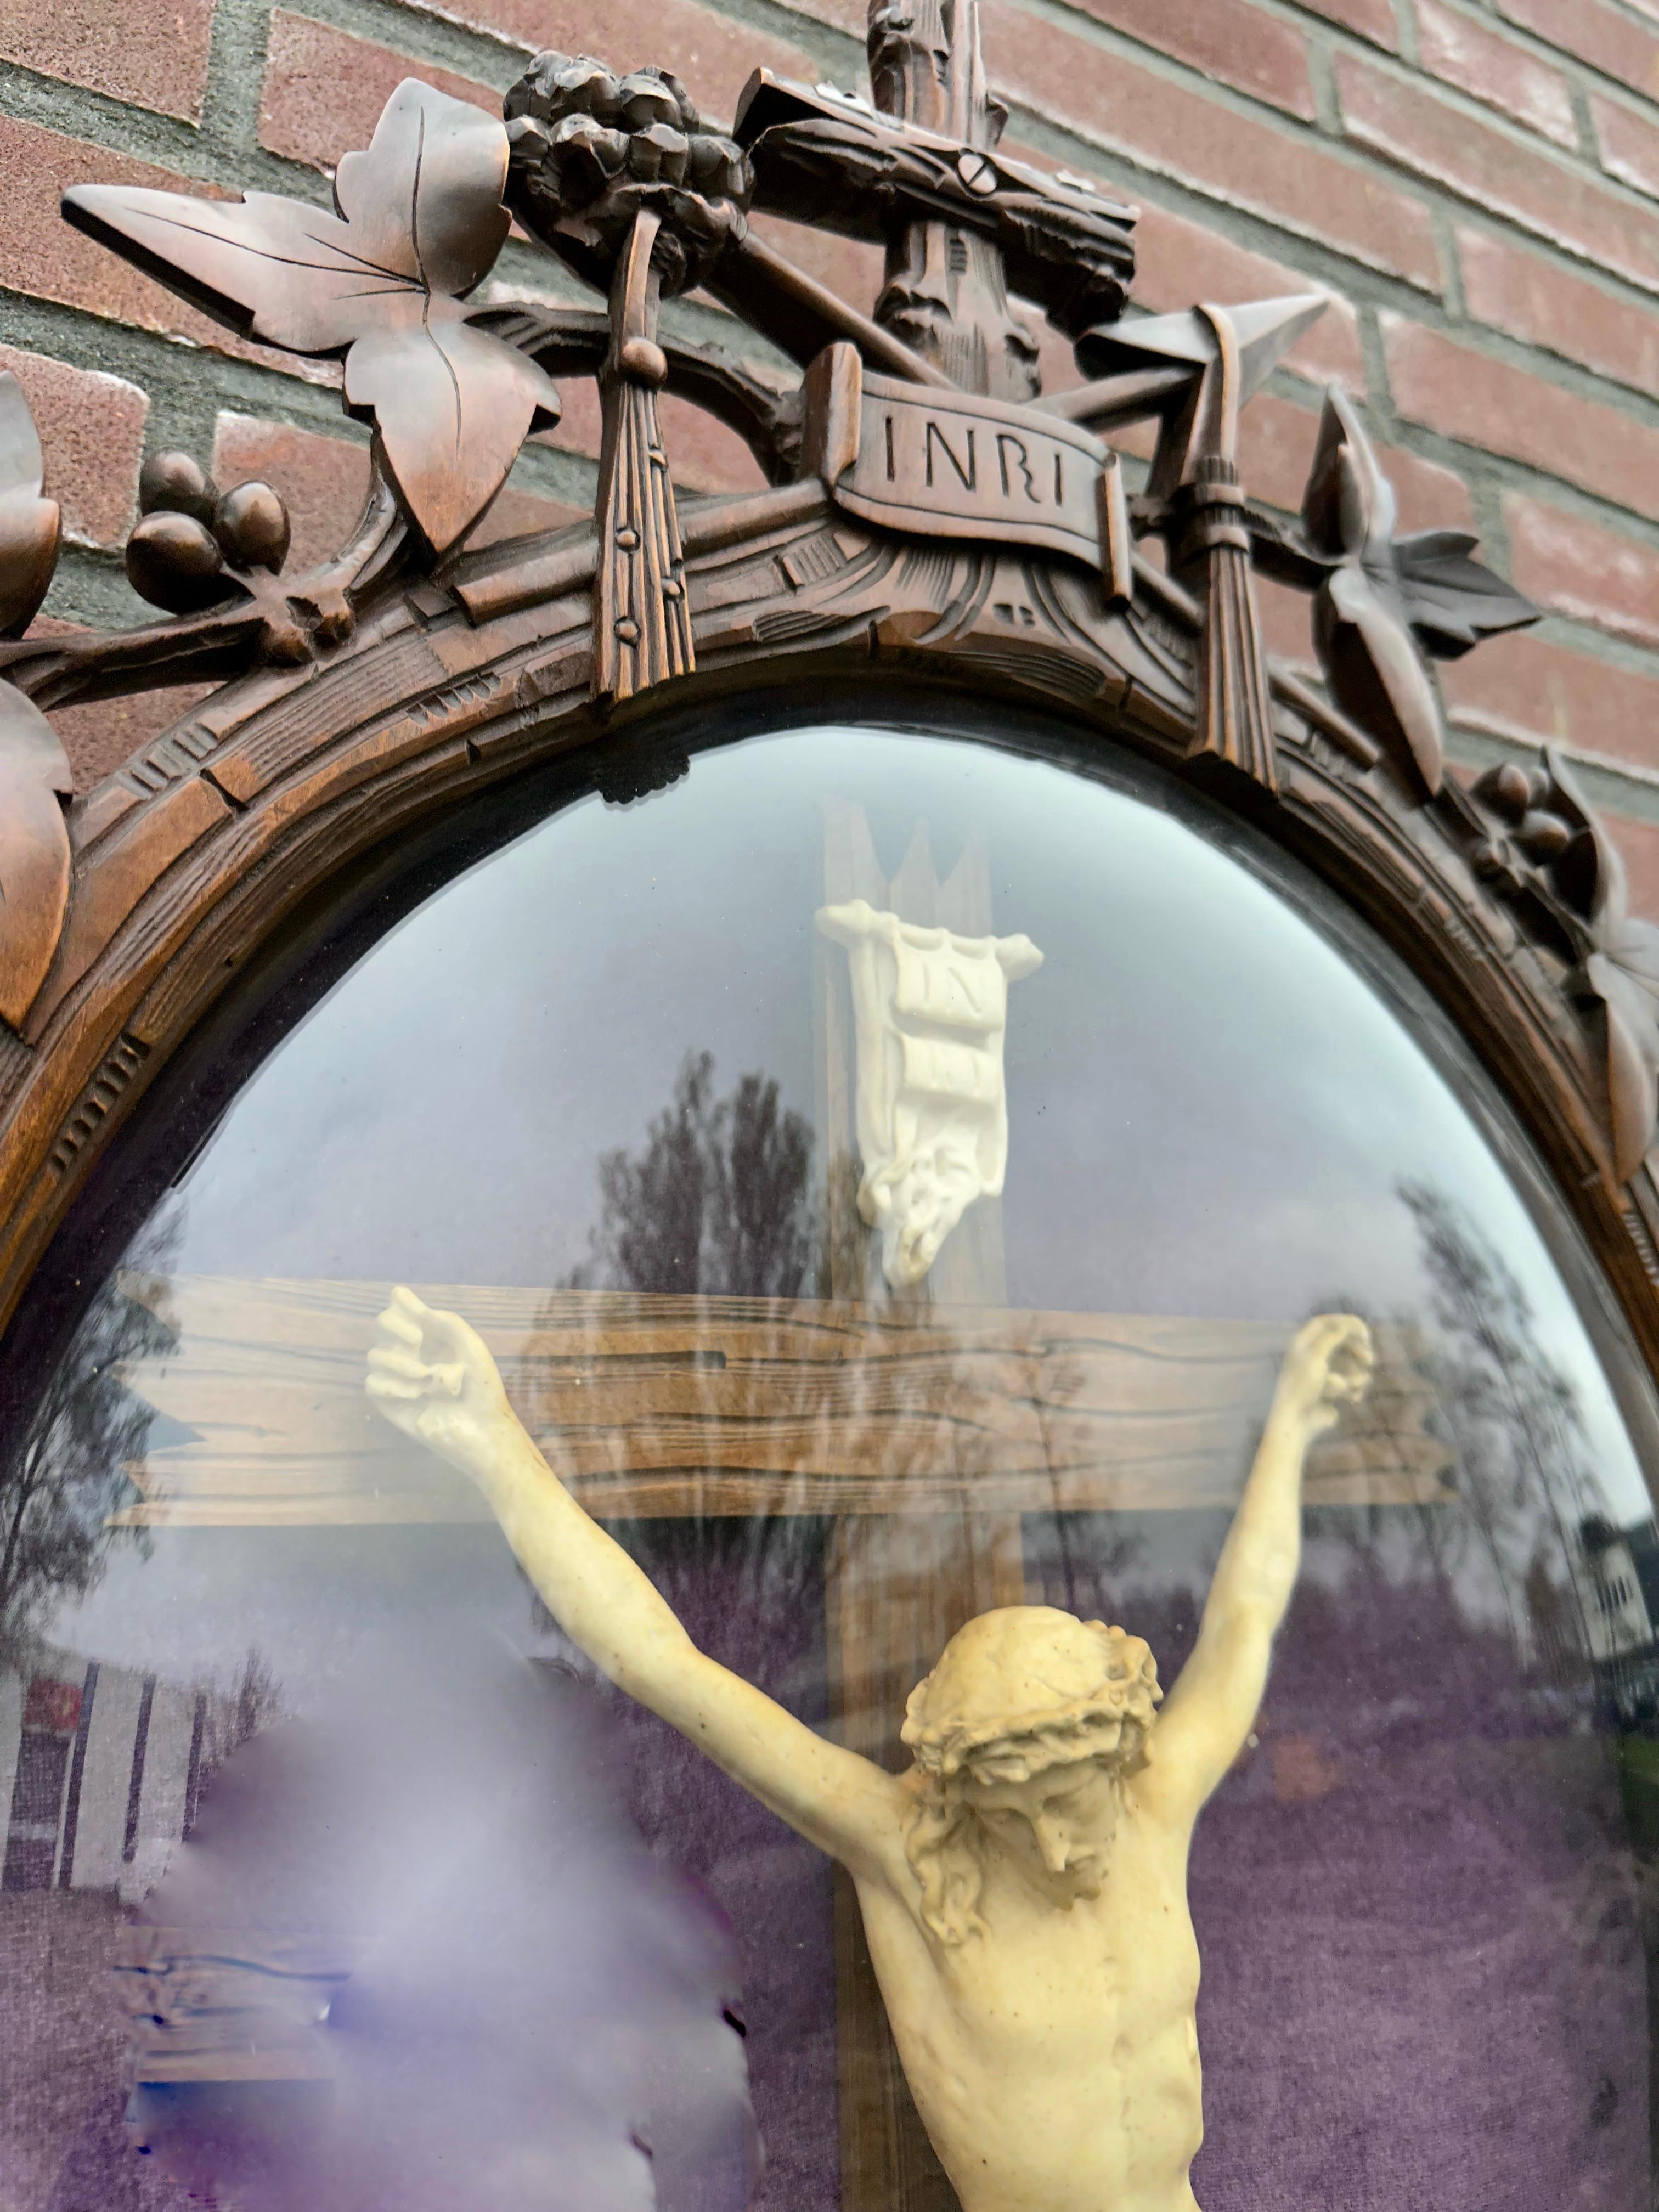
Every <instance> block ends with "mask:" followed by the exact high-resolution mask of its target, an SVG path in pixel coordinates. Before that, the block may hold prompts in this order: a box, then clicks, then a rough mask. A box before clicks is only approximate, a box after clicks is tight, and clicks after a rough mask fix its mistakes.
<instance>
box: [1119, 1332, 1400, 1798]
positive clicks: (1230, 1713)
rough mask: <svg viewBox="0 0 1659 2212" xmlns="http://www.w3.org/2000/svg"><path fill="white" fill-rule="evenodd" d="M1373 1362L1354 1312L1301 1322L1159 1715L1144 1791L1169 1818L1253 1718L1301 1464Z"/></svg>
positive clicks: (1226, 1760) (1286, 1584)
mask: <svg viewBox="0 0 1659 2212" xmlns="http://www.w3.org/2000/svg"><path fill="white" fill-rule="evenodd" d="M1371 1359H1372V1352H1371V1340H1370V1330H1369V1329H1368V1328H1366V1326H1365V1324H1364V1322H1363V1321H1359V1320H1357V1319H1356V1318H1355V1316H1353V1315H1352V1314H1322V1315H1321V1316H1319V1318H1318V1319H1317V1320H1316V1321H1310V1322H1308V1323H1307V1325H1306V1326H1305V1327H1304V1328H1302V1329H1301V1330H1300V1331H1299V1332H1298V1333H1297V1336H1296V1338H1295V1340H1294V1341H1293V1342H1292V1344H1291V1348H1290V1350H1289V1352H1287V1353H1286V1354H1285V1364H1284V1367H1283V1368H1282V1370H1280V1373H1279V1385H1278V1388H1277V1389H1276V1390H1275V1391H1274V1393H1273V1408H1272V1410H1271V1412H1270V1413H1268V1415H1267V1425H1266V1427H1265V1428H1264V1429H1263V1431H1262V1432H1261V1446H1260V1448H1259V1449H1258V1450H1257V1452H1256V1455H1255V1464H1254V1465H1253V1466H1252V1468H1251V1469H1250V1477H1249V1481H1248V1482H1247V1483H1246V1485H1245V1486H1244V1495H1243V1498H1241V1499H1240V1500H1239V1505H1238V1510H1237V1513H1236V1514H1235V1515H1234V1516H1233V1525H1232V1527H1231V1529H1230V1530H1229V1531H1228V1534H1227V1541H1226V1542H1225V1545H1224V1546H1223V1547H1222V1551H1221V1557H1220V1559H1219V1560H1218V1562H1217V1564H1216V1571H1215V1579H1214V1580H1213V1582H1212V1583H1211V1584H1210V1595H1209V1596H1208V1598H1207V1599H1206V1601H1205V1606H1204V1618H1203V1620H1202V1621H1201V1623H1200V1626H1199V1632H1198V1641H1197V1643H1196V1644H1194V1647H1193V1653H1192V1656H1191V1657H1190V1658H1189V1659H1188V1662H1187V1663H1186V1665H1185V1666H1184V1667H1183V1668H1182V1670H1181V1675H1180V1679H1179V1680H1178V1681H1177V1682H1176V1686H1175V1687H1174V1689H1173V1690H1171V1692H1170V1696H1169V1699H1168V1702H1167V1703H1166V1704H1165V1705H1164V1711H1163V1712H1162V1714H1161V1715H1160V1716H1159V1718H1158V1729H1157V1741H1156V1749H1155V1753H1154V1756H1153V1759H1152V1770H1151V1772H1150V1773H1149V1775H1148V1776H1147V1778H1146V1794H1147V1795H1148V1796H1155V1797H1156V1798H1157V1799H1158V1801H1159V1802H1161V1803H1162V1805H1163V1806H1164V1808H1165V1809H1166V1810H1167V1811H1168V1812H1169V1813H1170V1814H1172V1815H1173V1816H1175V1817H1176V1818H1177V1819H1182V1820H1194V1819H1196V1817H1197V1815H1198V1813H1199V1811H1200V1808H1201V1807H1202V1806H1203V1804H1204V1802H1205V1800H1206V1798H1207V1797H1208V1796H1210V1794H1211V1792H1212V1790H1214V1789H1215V1788H1216V1787H1217V1785H1218V1784H1219V1782H1220V1781H1221V1778H1222V1777H1223V1776H1224V1775H1225V1773H1226V1771H1227V1769H1228V1768H1229V1767H1230V1766H1231V1765H1232V1763H1233V1761H1234V1759H1237V1756H1238V1754H1239V1752H1240V1751H1241V1750H1242V1749H1243V1744H1244V1740H1245V1738H1246V1736H1247V1735H1249V1732H1250V1729H1251V1727H1252V1726H1253V1725H1254V1723H1255V1717H1256V1713H1257V1711H1258V1709H1259V1708H1260V1706H1261V1696H1262V1692H1263V1691H1264V1690H1265V1689H1266V1687H1267V1665H1268V1661H1269V1659H1270V1657H1271V1656H1272V1650H1273V1636H1274V1634H1275V1632H1276V1631H1277V1630H1278V1627H1279V1622H1280V1621H1281V1620H1283V1619H1284V1617H1285V1607H1286V1606H1287V1605H1288V1604H1289V1603H1290V1600H1291V1590H1292V1589H1294V1588H1295V1586H1296V1577H1297V1567H1298V1565H1300V1563H1301V1558H1302V1466H1303V1462H1304V1458H1305V1457H1306V1455H1307V1450H1308V1447H1309V1445H1310V1443H1312V1442H1313V1441H1314V1439H1315V1437H1319V1436H1322V1435H1323V1434H1324V1432H1325V1431H1326V1430H1327V1429H1329V1428H1331V1427H1333V1426H1334V1425H1335V1423H1336V1422H1337V1420H1338V1419H1340V1415H1341V1412H1342V1408H1343V1407H1344V1406H1345V1405H1352V1404H1353V1403H1355V1402H1356V1401H1358V1400H1359V1399H1360V1398H1363V1397H1364V1395H1365V1390H1366V1388H1367V1386H1368V1384H1369V1383H1370V1372H1371Z"/></svg>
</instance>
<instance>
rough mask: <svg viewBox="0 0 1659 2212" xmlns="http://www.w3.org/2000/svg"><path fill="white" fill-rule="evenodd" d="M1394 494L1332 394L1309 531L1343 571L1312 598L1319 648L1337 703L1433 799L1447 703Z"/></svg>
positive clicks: (1306, 515)
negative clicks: (1420, 613) (1419, 640)
mask: <svg viewBox="0 0 1659 2212" xmlns="http://www.w3.org/2000/svg"><path fill="white" fill-rule="evenodd" d="M1396 512H1397V510H1396V507H1395V496H1394V487H1393V485H1392V484H1390V483H1389V480H1388V478H1387V477H1385V476H1384V475H1383V471H1382V470H1381V468H1380V467H1379V466H1378V465H1377V460H1376V454H1375V453H1373V452H1372V450H1371V444H1370V439H1369V438H1367V436H1366V435H1365V431H1364V425H1363V424H1362V423H1361V422H1360V420H1359V417H1358V415H1357V414H1356V413H1355V411H1354V410H1353V407H1352V404H1350V403H1349V401H1348V399H1347V398H1346V394H1344V393H1343V392H1340V391H1338V390H1336V389H1334V388H1333V389H1332V390H1331V391H1330V392H1328V393H1327V395H1326V399H1325V412H1324V415H1323V416H1322V419H1321V422H1320V425H1319V443H1318V446H1317V447H1316V451H1315V453H1314V465H1313V471H1312V473H1311V475H1310V477H1309V478H1308V489H1307V493H1306V495H1305V497H1304V501H1303V504H1302V520H1303V527H1304V529H1305V531H1306V532H1307V534H1308V538H1309V541H1310V544H1312V545H1313V546H1314V547H1315V548H1316V550H1318V551H1320V552H1322V553H1323V554H1325V555H1326V556H1328V557H1329V558H1331V559H1333V560H1334V562H1335V563H1336V565H1335V566H1334V568H1332V569H1331V571H1330V573H1329V574H1328V576H1327V577H1326V579H1325V580H1324V582H1323V583H1322V585H1321V586H1320V587H1319V590H1318V592H1317V593H1316V595H1315V599H1314V646H1315V649H1316V651H1317V653H1318V654H1319V659H1320V665H1321V666H1322V668H1323V670H1324V671H1325V678H1326V681H1327V682H1328V684H1329V685H1330V687H1331V690H1332V693H1333V694H1334V697H1335V699H1336V702H1337V704H1338V705H1339V706H1340V708H1342V709H1343V711H1344V713H1345V714H1351V715H1352V717H1353V719H1354V720H1355V721H1357V722H1358V724H1359V725H1360V726H1361V728H1362V729H1368V730H1371V731H1374V732H1376V735H1377V736H1378V737H1380V738H1382V739H1383V742H1384V743H1385V744H1388V745H1389V748H1390V750H1392V751H1393V753H1394V755H1395V758H1396V759H1397V760H1404V761H1407V762H1409V763H1411V764H1412V766H1413V767H1414V769H1416V772H1417V774H1418V775H1419V777H1420V779H1421V781H1422V782H1423V785H1424V787H1425V789H1426V790H1427V792H1428V793H1429V794H1430V795H1431V796H1432V795H1433V794H1434V793H1436V792H1437V791H1438V790H1439V788H1440V783H1441V779H1442V777H1443V775H1444V772H1445V752H1444V747H1443V742H1442V738H1441V730H1440V705H1439V702H1438V701H1437V699H1436V697H1435V696H1434V687H1433V685H1432V684H1431V683H1430V681H1429V673H1428V670H1427V668H1426V667H1425V665H1424V662H1423V656H1422V654H1421V653H1419V650H1418V647H1417V644H1416V641H1415V640H1414V639H1413V635H1412V633H1411V628H1410V624H1409V623H1408V621H1407V615H1406V607H1405V601H1404V597H1403V594H1402V592H1401V588H1400V578H1399V574H1398V572H1397V571H1396V568H1395V542H1394V528H1395V515H1396Z"/></svg>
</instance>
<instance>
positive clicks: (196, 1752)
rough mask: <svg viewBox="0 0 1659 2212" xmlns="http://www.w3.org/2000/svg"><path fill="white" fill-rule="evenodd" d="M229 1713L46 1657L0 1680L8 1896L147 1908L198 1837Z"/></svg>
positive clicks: (167, 1688) (95, 1665) (155, 1684)
mask: <svg viewBox="0 0 1659 2212" xmlns="http://www.w3.org/2000/svg"><path fill="white" fill-rule="evenodd" d="M228 1702H229V1701H228V1700H225V1699H217V1698H214V1697H211V1696H210V1695H209V1693H208V1692H205V1691H201V1690H188V1689H179V1688H178V1687H176V1686H173V1684H171V1683H167V1682H162V1681H160V1680H157V1678H156V1677H155V1675H154V1674H135V1673H133V1672H131V1670H129V1669H128V1668H123V1667H108V1666H102V1665H100V1663H99V1662H98V1661H97V1660H95V1659H94V1660H84V1659H79V1658H76V1657H74V1656H72V1655H71V1654H70V1653H69V1652H67V1651H58V1650H52V1649H50V1648H41V1649H39V1650H35V1651H34V1652H33V1653H32V1654H31V1655H30V1656H29V1657H28V1658H27V1659H26V1660H25V1662H23V1665H22V1667H21V1669H20V1671H19V1672H17V1673H15V1674H3V1675H0V1808H4V1809H6V1811H7V1813H8V1814H9V1818H8V1821H7V1826H6V1835H5V1857H4V1862H3V1872H0V1888H4V1889H8V1890H20V1889H52V1888H58V1889H91V1890H116V1891H118V1892H119V1893H120V1895H121V1897H122V1899H124V1900H125V1901H126V1902H129V1903H131V1902H136V1901H137V1899H141V1898H143V1897H145V1896H147V1895H148V1894H149V1891H150V1890H151V1889H153V1888H154V1887H155V1884H156V1882H157V1881H160V1879H161V1875H162V1872H163V1870H164V1869H165V1868H166V1865H167V1857H168V1854H169V1853H170V1851H171V1850H172V1849H173V1845H174V1844H176V1843H177V1842H178V1841H179V1838H180V1837H181V1836H184V1835H187V1834H188V1833H189V1832H190V1827H191V1822H192V1820H194V1818H195V1813H196V1798H197V1790H198V1788H199V1786H200V1783H201V1776H202V1763H203V1753H204V1747H205V1745H206V1743H207V1739H208V1735H209V1732H210V1728H211V1726H212V1724H213V1722H214V1721H215V1720H216V1719H217V1718H218V1717H219V1716H218V1714H217V1713H216V1711H214V1708H216V1707H219V1706H222V1705H226V1704H227V1703H228Z"/></svg>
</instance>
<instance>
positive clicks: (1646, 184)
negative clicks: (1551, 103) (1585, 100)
mask: <svg viewBox="0 0 1659 2212" xmlns="http://www.w3.org/2000/svg"><path fill="white" fill-rule="evenodd" d="M1590 115H1591V118H1592V119H1593V120H1594V122H1595V143H1596V144H1597V145H1598V146H1599V147H1600V148H1601V167H1603V168H1604V169H1605V170H1606V171H1607V174H1608V175H1609V176H1610V177H1617V178H1618V179H1619V180H1620V183H1621V184H1626V185H1635V187H1636V189H1637V191H1638V192H1647V193H1649V194H1650V196H1652V197H1656V198H1659V124H1655V123H1653V122H1652V121H1650V119H1649V118H1648V117H1646V116H1645V115H1638V113H1637V112H1636V110H1635V109H1634V108H1632V107H1627V106H1626V105H1625V103H1624V102H1623V101H1622V100H1603V99H1602V98H1601V94H1599V93H1592V94H1590Z"/></svg>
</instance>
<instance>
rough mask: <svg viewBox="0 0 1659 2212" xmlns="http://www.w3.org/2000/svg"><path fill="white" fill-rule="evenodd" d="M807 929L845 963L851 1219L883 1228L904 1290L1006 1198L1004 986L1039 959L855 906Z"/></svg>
mask: <svg viewBox="0 0 1659 2212" xmlns="http://www.w3.org/2000/svg"><path fill="white" fill-rule="evenodd" d="M817 925H818V927H819V928H820V929H821V930H822V931H823V934H824V935H825V936H826V937H833V938H835V939H836V940H837V941H838V942H839V943H841V944H842V945H845V946H846V947H847V951H848V959H849V960H850V962H851V963H852V981H853V1019H854V1045H855V1050H856V1053H857V1058H858V1082H857V1127H858V1140H859V1153H860V1160H861V1163H862V1166H863V1170H864V1173H863V1179H862V1181H861V1182H860V1185H859V1212H860V1213H861V1214H862V1215H863V1217H864V1218H865V1220H866V1222H868V1223H869V1224H870V1225H871V1227H872V1228H876V1229H879V1230H880V1231H881V1264H882V1270H883V1273H884V1274H885V1275H886V1277H887V1279H888V1281H889V1282H890V1283H891V1284H892V1285H893V1286H894V1288H895V1289H896V1290H905V1289H909V1288H912V1287H914V1286H915V1285H916V1284H917V1283H919V1282H921V1279H922V1278H923V1276H924V1275H926V1273H927V1270H928V1269H929V1267H932V1266H933V1261H934V1260H935V1259H936V1258H937V1257H938V1255H939V1247H940V1246H941V1245H942V1244H943V1243H944V1242H945V1238H946V1237H948V1236H949V1235H950V1233H951V1231H952V1230H953V1229H954V1228H955V1227H956V1225H957V1222H959V1221H960V1220H961V1218H962V1217H963V1213H964V1212H966V1211H967V1209H968V1207H969V1206H971V1205H972V1204H973V1202H974V1200H975V1199H976V1198H987V1197H992V1198H994V1197H995V1196H996V1195H997V1194H999V1193H1000V1190H1001V1188H1002V1181H1003V1176H1004V1174H1005V1172H1006V1168H1007V1164H1008V1100H1007V1092H1006V1088H1005V1086H1004V1083H1003V1074H1002V1040H1003V1036H1004V1032H1005V1030H1006V1025H1007V1018H1008V985H1009V984H1010V982H1012V981H1015V980H1016V979H1017V978H1018V977H1019V976H1021V975H1030V973H1031V971H1032V969H1034V968H1038V967H1041V965H1042V954H1041V953H1040V952H1039V951H1037V949H1036V945H1033V944H1032V942H1031V940H1030V938H1029V937H958V936H957V934H956V933H955V932H954V931H953V930H949V929H927V928H924V927H921V926H920V925H919V924H917V923H915V922H908V921H900V920H899V918H898V916H897V915H896V914H878V913H877V912H876V910H875V908H873V907H872V906H871V905H870V904H869V902H868V901H867V900H865V899H854V900H852V901H850V902H848V904H847V905H845V906H826V907H821V908H819V910H818V915H817Z"/></svg>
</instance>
